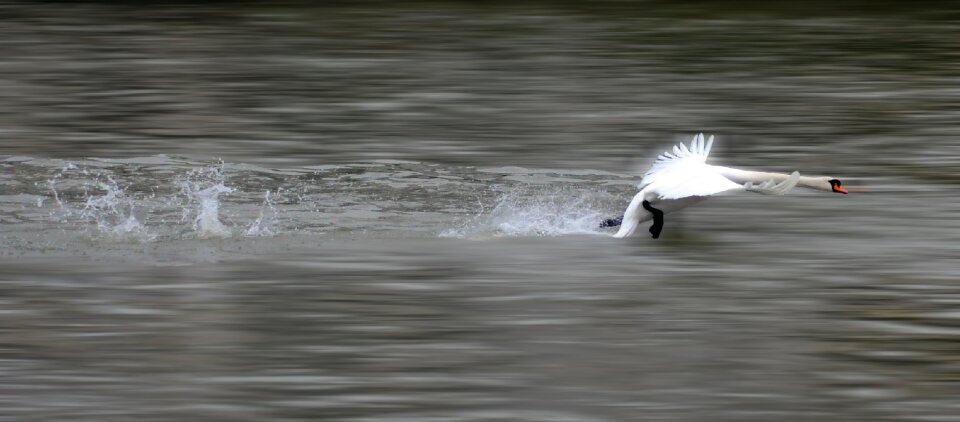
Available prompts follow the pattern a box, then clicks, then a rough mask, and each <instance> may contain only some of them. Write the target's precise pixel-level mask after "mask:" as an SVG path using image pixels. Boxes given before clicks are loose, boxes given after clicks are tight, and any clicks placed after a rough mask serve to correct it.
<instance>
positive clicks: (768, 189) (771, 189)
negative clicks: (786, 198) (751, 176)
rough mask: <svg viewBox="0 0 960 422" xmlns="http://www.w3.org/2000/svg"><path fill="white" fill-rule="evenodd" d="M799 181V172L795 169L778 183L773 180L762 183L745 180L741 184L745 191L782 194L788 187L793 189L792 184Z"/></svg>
mask: <svg viewBox="0 0 960 422" xmlns="http://www.w3.org/2000/svg"><path fill="white" fill-rule="evenodd" d="M799 181H800V172H799V171H795V172H793V173H792V174H791V175H790V177H788V178H786V179H785V180H784V181H782V182H780V183H776V182H774V181H773V180H767V181H766V182H762V183H753V182H747V183H744V184H743V189H744V190H746V191H747V192H756V193H762V194H764V195H783V194H786V193H787V192H789V191H790V189H793V188H794V186H797V183H798V182H799Z"/></svg>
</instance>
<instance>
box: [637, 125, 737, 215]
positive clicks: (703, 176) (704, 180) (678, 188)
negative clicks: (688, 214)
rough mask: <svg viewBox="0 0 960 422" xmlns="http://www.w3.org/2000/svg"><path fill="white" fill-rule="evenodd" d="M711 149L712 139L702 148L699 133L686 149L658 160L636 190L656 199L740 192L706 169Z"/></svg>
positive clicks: (714, 171)
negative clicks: (729, 191)
mask: <svg viewBox="0 0 960 422" xmlns="http://www.w3.org/2000/svg"><path fill="white" fill-rule="evenodd" d="M712 145H713V137H712V136H711V137H710V139H709V140H708V141H707V142H706V144H704V140H703V134H702V133H701V134H697V136H694V137H693V140H692V141H691V142H690V147H689V148H687V146H686V145H684V144H679V145H677V146H674V147H673V154H670V153H669V152H666V153H663V154H660V156H659V157H657V160H656V161H655V162H654V163H653V166H651V167H650V170H648V171H647V173H646V174H644V175H643V180H642V181H641V182H640V185H639V186H638V187H639V188H640V189H643V190H645V191H646V192H648V193H651V194H655V195H656V196H657V197H658V198H659V199H680V198H686V197H691V196H709V195H715V194H718V193H720V192H725V191H728V190H734V189H743V186H742V185H740V184H737V183H734V182H732V181H730V179H727V178H726V177H723V175H721V174H720V173H719V172H718V171H716V169H714V168H713V167H711V166H709V165H707V163H706V162H707V155H708V154H709V153H710V147H711V146H712Z"/></svg>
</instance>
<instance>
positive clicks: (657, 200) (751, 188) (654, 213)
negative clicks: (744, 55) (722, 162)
mask: <svg viewBox="0 0 960 422" xmlns="http://www.w3.org/2000/svg"><path fill="white" fill-rule="evenodd" d="M711 146H713V136H710V139H708V140H707V141H706V143H704V141H703V134H702V133H700V134H697V135H696V136H694V137H693V140H692V141H691V142H690V147H689V148H688V147H687V146H686V145H684V144H682V143H681V144H679V145H676V146H674V147H673V152H672V153H670V152H665V153H663V154H660V156H659V157H657V159H656V161H655V162H654V163H653V165H652V166H651V167H650V170H647V172H646V173H645V174H644V175H643V179H642V180H641V181H640V184H639V185H637V188H639V189H640V192H638V193H637V195H636V196H634V197H633V200H632V201H630V205H629V206H627V210H626V211H624V213H623V216H621V217H618V218H610V219H606V220H604V221H602V222H601V223H600V227H601V228H603V227H614V226H620V230H619V231H617V233H616V234H614V235H613V236H614V237H617V238H624V237H627V236H630V235H632V234H633V232H634V231H636V230H637V227H638V226H639V225H640V223H642V222H644V221H647V220H651V219H652V220H653V225H652V226H651V227H650V234H652V235H653V238H654V239H656V238H658V237H660V231H661V230H662V229H663V215H664V214H666V213H668V212H672V211H676V210H678V209H681V208H685V207H688V206H690V205H693V204H695V203H697V202H700V201H703V200H704V199H707V198H708V197H710V196H712V195H717V194H719V193H721V192H728V191H747V192H756V193H760V194H765V195H783V194H785V193H787V192H788V191H790V190H791V189H793V188H794V187H796V186H800V187H804V188H809V189H816V190H822V191H828V192H837V193H843V194H846V193H847V190H846V189H844V188H842V187H841V186H842V183H841V182H840V180H838V179H834V178H832V177H828V176H819V177H806V176H800V172H797V171H795V172H793V173H791V174H781V173H767V172H760V171H748V170H740V169H735V168H730V167H722V166H713V165H709V164H707V156H708V155H710V147H711Z"/></svg>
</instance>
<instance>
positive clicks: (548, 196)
mask: <svg viewBox="0 0 960 422" xmlns="http://www.w3.org/2000/svg"><path fill="white" fill-rule="evenodd" d="M603 199H604V198H601V197H600V196H599V194H597V193H594V192H590V191H583V190H576V189H573V188H554V189H551V190H548V191H544V190H543V189H540V188H535V187H530V186H524V187H520V188H516V189H513V190H511V191H509V192H507V193H505V194H504V195H502V196H501V197H500V199H499V201H498V203H497V205H496V206H494V207H493V209H492V210H491V211H490V213H489V214H486V215H481V216H477V217H476V218H474V219H473V221H471V222H469V223H467V224H466V225H464V227H459V228H451V229H447V230H444V231H442V232H441V233H440V236H441V237H455V238H478V237H486V236H563V235H571V234H600V233H601V231H600V228H599V222H600V220H602V219H603V218H606V217H609V216H608V215H607V214H609V212H608V211H606V209H607V208H608V207H605V206H604V204H603Z"/></svg>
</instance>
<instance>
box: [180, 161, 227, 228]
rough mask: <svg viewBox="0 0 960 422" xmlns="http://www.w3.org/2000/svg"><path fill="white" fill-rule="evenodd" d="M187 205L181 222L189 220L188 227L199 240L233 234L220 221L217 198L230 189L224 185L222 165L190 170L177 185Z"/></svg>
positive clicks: (218, 199) (221, 163) (218, 200)
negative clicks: (190, 221)
mask: <svg viewBox="0 0 960 422" xmlns="http://www.w3.org/2000/svg"><path fill="white" fill-rule="evenodd" d="M177 185H178V186H179V187H180V192H181V194H182V195H183V196H184V197H185V198H186V200H187V203H186V204H185V206H184V207H183V214H182V217H181V222H186V221H189V220H191V219H192V224H191V227H192V228H193V231H194V232H195V233H196V234H197V236H198V237H200V238H213V237H230V236H231V235H232V234H233V233H232V231H231V230H230V228H229V227H227V225H225V224H224V223H223V222H221V221H220V195H221V194H226V193H231V192H233V191H234V189H233V188H231V187H228V186H226V184H224V176H223V162H222V161H221V162H220V165H219V166H216V167H209V168H204V169H198V170H192V171H190V172H189V173H187V174H186V175H185V176H184V177H183V178H182V179H180V180H178V181H177Z"/></svg>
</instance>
